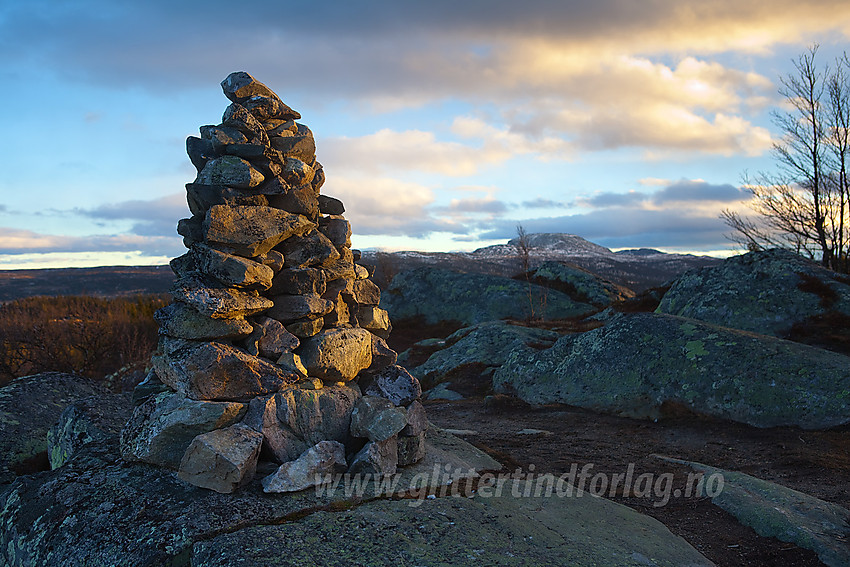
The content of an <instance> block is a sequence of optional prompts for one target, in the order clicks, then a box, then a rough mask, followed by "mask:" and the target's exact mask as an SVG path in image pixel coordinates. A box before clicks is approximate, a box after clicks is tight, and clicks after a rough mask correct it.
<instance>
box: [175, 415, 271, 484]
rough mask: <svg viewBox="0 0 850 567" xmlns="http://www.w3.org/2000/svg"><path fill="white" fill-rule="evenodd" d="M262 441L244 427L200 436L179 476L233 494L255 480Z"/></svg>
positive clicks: (231, 427) (234, 427) (187, 455)
mask: <svg viewBox="0 0 850 567" xmlns="http://www.w3.org/2000/svg"><path fill="white" fill-rule="evenodd" d="M262 442H263V436H262V435H260V434H259V433H257V432H256V431H254V430H253V429H251V428H250V427H246V426H244V425H241V424H237V425H232V426H230V427H227V428H225V429H216V430H215V431H210V432H209V433H204V434H202V435H198V436H197V437H195V438H194V439H193V440H192V443H191V444H190V445H189V448H188V449H186V453H185V454H184V455H183V459H182V460H181V461H180V469H179V470H178V471H177V477H178V478H180V479H181V480H185V481H186V482H188V483H189V484H193V485H195V486H200V487H201V488H208V489H210V490H215V491H216V492H219V493H221V494H229V493H231V492H233V491H234V490H236V489H237V488H239V487H240V486H242V485H243V484H246V483H248V482H250V481H251V479H253V478H254V472H255V471H256V469H257V457H258V456H259V454H260V445H261V443H262Z"/></svg>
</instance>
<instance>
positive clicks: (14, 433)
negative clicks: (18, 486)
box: [0, 372, 108, 486]
mask: <svg viewBox="0 0 850 567" xmlns="http://www.w3.org/2000/svg"><path fill="white" fill-rule="evenodd" d="M96 395H108V393H107V392H106V390H105V389H104V388H103V387H102V386H99V385H97V384H95V383H94V382H92V381H90V380H88V379H86V378H83V377H82V376H77V375H74V374H67V373H63V372H45V373H43V374H34V375H32V376H24V377H22V378H16V379H15V380H13V381H12V382H10V383H9V384H7V385H6V386H3V387H2V388H0V428H2V431H3V434H2V435H0V486H3V485H4V484H6V483H9V482H12V481H13V480H14V479H15V477H16V476H17V475H18V474H24V473H29V472H32V471H33V470H38V469H39V466H38V465H37V464H36V463H35V461H36V460H37V459H38V458H39V456H41V458H44V457H46V451H47V432H48V430H49V429H50V427H51V426H52V425H53V424H54V423H56V421H57V420H58V419H59V417H60V416H61V415H62V412H63V411H64V410H65V408H66V407H67V406H69V405H70V404H73V403H75V402H78V401H80V400H83V399H86V398H88V397H90V396H96ZM44 462H45V463H46V462H47V459H46V458H44ZM42 466H43V465H42Z"/></svg>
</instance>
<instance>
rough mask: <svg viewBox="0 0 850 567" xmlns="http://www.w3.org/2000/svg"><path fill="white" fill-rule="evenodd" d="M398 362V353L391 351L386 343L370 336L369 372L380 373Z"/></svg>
mask: <svg viewBox="0 0 850 567" xmlns="http://www.w3.org/2000/svg"><path fill="white" fill-rule="evenodd" d="M397 361H398V353H397V352H396V351H394V350H393V349H391V348H390V347H389V345H387V342H386V341H385V340H384V339H382V338H381V337H379V336H377V335H372V364H370V365H369V368H367V369H366V370H368V371H369V372H372V373H374V372H380V371H381V370H383V369H384V368H387V367H389V366H392V365H393V364H395V363H396V362H397Z"/></svg>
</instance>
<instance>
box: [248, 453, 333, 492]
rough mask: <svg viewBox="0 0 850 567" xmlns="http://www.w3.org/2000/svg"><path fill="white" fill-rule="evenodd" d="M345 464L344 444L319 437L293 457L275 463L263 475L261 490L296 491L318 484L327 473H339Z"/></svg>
mask: <svg viewBox="0 0 850 567" xmlns="http://www.w3.org/2000/svg"><path fill="white" fill-rule="evenodd" d="M346 468H347V463H346V462H345V445H343V444H342V443H339V442H338V441H319V442H318V443H316V444H315V445H313V446H312V447H310V448H309V449H307V450H306V451H305V452H304V453H303V454H302V455H301V456H300V457H298V458H297V459H295V460H294V461H288V462H286V463H283V464H282V465H280V467H278V469H277V471H275V473H274V474H272V475H269V476H267V477H266V478H264V479H263V491H264V492H298V491H299V490H304V489H305V488H309V487H311V486H315V485H317V484H320V483H321V482H323V481H324V479H325V478H326V475H332V474H335V473H342V472H344V471H345V469H346Z"/></svg>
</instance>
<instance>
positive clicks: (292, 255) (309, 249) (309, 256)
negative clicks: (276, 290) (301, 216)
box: [280, 230, 339, 268]
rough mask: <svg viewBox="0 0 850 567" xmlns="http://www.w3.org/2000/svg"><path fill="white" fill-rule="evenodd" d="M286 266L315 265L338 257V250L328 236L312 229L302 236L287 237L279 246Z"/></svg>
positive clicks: (301, 266) (302, 266) (303, 266)
mask: <svg viewBox="0 0 850 567" xmlns="http://www.w3.org/2000/svg"><path fill="white" fill-rule="evenodd" d="M280 251H281V252H283V257H284V258H285V261H284V266H285V267H287V268H305V267H309V266H317V265H319V264H322V263H323V262H326V261H329V260H336V259H337V258H339V250H337V249H336V247H335V246H334V245H333V243H332V242H331V241H330V240H328V237H327V236H325V235H324V234H322V233H321V232H319V231H318V230H313V231H311V232H309V233H307V234H305V235H304V236H303V237H297V236H296V237H293V238H289V239H287V240H286V241H285V242H284V243H283V244H281V246H280Z"/></svg>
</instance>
